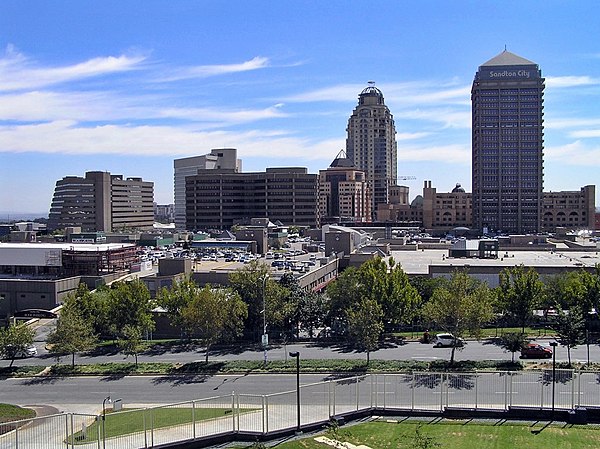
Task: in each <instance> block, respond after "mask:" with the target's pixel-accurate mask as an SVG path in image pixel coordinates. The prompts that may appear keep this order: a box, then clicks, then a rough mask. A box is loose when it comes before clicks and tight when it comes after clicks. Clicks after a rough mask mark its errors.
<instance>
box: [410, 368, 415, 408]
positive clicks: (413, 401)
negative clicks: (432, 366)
mask: <svg viewBox="0 0 600 449" xmlns="http://www.w3.org/2000/svg"><path fill="white" fill-rule="evenodd" d="M410 409H411V410H412V411H414V410H415V373H414V372H413V373H412V381H411V392H410Z"/></svg>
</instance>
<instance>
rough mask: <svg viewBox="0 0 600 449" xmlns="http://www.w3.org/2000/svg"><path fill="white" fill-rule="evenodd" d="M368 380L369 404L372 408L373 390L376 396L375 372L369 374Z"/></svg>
mask: <svg viewBox="0 0 600 449" xmlns="http://www.w3.org/2000/svg"><path fill="white" fill-rule="evenodd" d="M368 376H369V380H370V381H371V391H370V393H369V404H370V408H373V392H375V397H377V382H376V377H375V376H376V374H369V375H368Z"/></svg>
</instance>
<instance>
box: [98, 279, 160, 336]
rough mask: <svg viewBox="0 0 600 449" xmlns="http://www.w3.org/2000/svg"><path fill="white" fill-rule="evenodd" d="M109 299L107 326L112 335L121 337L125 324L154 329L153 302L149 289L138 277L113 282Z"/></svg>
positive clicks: (143, 329)
mask: <svg viewBox="0 0 600 449" xmlns="http://www.w3.org/2000/svg"><path fill="white" fill-rule="evenodd" d="M109 301H110V302H109V307H108V310H109V317H110V325H109V328H110V330H111V333H112V335H113V336H115V337H117V338H120V337H122V336H123V329H124V328H125V326H127V325H129V326H132V327H136V328H139V329H141V330H142V331H144V332H146V331H150V330H152V329H154V320H153V318H152V309H153V308H154V303H153V301H152V298H151V297H150V291H149V290H148V288H147V287H146V285H145V284H144V283H143V282H142V281H140V280H139V279H136V280H134V281H131V282H115V283H114V284H113V285H112V288H111V290H110V297H109Z"/></svg>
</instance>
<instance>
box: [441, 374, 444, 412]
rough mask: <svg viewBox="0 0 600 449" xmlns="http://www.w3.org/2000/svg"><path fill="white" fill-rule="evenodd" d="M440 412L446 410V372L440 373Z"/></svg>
mask: <svg viewBox="0 0 600 449" xmlns="http://www.w3.org/2000/svg"><path fill="white" fill-rule="evenodd" d="M440 376H441V377H440V379H441V380H440V412H443V411H444V373H441V374H440Z"/></svg>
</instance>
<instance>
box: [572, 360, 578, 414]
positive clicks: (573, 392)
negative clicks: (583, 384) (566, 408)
mask: <svg viewBox="0 0 600 449" xmlns="http://www.w3.org/2000/svg"><path fill="white" fill-rule="evenodd" d="M576 375H577V373H575V370H572V371H571V410H573V409H574V408H575V376H576Z"/></svg>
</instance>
